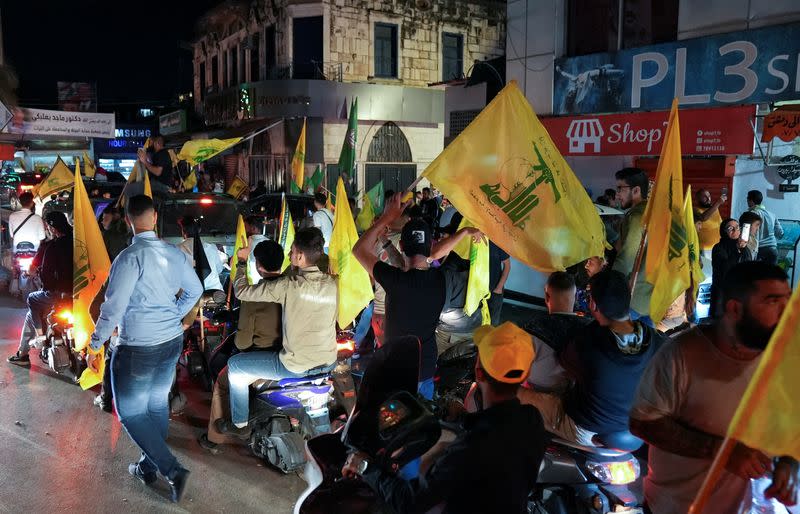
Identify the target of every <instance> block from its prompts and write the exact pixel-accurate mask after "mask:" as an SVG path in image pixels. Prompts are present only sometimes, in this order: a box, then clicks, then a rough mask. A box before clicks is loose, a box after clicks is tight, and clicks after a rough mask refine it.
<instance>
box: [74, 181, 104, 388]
mask: <svg viewBox="0 0 800 514" xmlns="http://www.w3.org/2000/svg"><path fill="white" fill-rule="evenodd" d="M75 178H76V180H75V190H74V191H73V194H72V196H73V203H74V212H73V218H74V223H75V226H74V229H73V240H72V246H73V248H72V252H73V253H72V276H73V282H72V317H73V325H72V331H73V337H74V338H75V349H76V350H78V351H80V350H82V349H84V348H87V350H88V351H92V350H91V349H90V348H89V337H90V336H91V334H92V332H93V331H94V321H92V317H91V315H90V314H89V307H90V306H91V305H92V302H93V301H94V298H95V296H97V293H98V292H99V291H100V288H101V287H103V284H104V283H105V281H106V279H107V278H108V273H109V270H110V269H111V261H110V260H109V258H108V252H107V251H106V246H105V244H104V243H103V235H102V234H101V233H100V225H98V224H97V219H96V218H95V217H94V209H93V208H92V204H91V202H90V201H89V195H88V194H87V193H86V187H85V186H84V185H83V180H82V179H81V176H80V170H76V176H75ZM102 352H103V349H102V348H101V349H100V351H99V352H98V354H99V355H100V357H102ZM98 362H99V363H100V369H99V370H98V371H97V372H95V371H94V370H93V369H91V368H89V369H86V370H85V371H84V372H83V374H82V375H81V378H80V384H81V387H82V388H83V389H84V390H85V389H89V388H90V387H93V386H95V385H96V384H99V383H100V382H101V381H102V380H103V366H104V359H102V358H100V359H98Z"/></svg>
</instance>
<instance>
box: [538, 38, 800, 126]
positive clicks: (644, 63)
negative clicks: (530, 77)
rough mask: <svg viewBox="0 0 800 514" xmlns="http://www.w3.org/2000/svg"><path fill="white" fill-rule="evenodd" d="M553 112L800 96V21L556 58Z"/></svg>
mask: <svg viewBox="0 0 800 514" xmlns="http://www.w3.org/2000/svg"><path fill="white" fill-rule="evenodd" d="M555 70H556V71H555V81H554V86H555V87H554V95H553V111H554V113H556V114H588V113H597V112H620V111H632V110H633V111H635V110H648V111H649V110H659V109H669V106H670V104H671V103H672V99H673V98H674V97H678V98H680V103H681V105H682V106H709V105H736V104H755V103H761V102H775V101H779V100H794V99H798V98H800V24H791V25H779V26H774V27H767V28H763V29H757V30H749V31H743V32H732V33H729V34H719V35H715V36H709V37H704V38H698V39H690V40H686V41H676V42H674V43H665V44H661V45H654V46H648V47H640V48H634V49H630V50H623V51H620V52H617V53H605V54H593V55H584V56H580V57H567V58H563V59H559V60H557V61H556V67H555Z"/></svg>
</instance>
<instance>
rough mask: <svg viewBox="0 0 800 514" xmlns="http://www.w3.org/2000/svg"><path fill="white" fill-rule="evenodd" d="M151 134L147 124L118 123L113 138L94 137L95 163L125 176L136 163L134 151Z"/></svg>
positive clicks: (142, 144)
mask: <svg viewBox="0 0 800 514" xmlns="http://www.w3.org/2000/svg"><path fill="white" fill-rule="evenodd" d="M152 135H153V131H152V129H151V128H150V127H148V126H143V125H120V126H118V127H117V128H116V130H114V138H113V139H95V140H94V154H95V160H96V162H97V165H98V166H100V167H101V168H103V169H105V170H106V171H116V172H119V173H122V174H123V175H124V176H125V177H127V176H128V175H129V174H130V172H131V171H132V170H133V165H134V164H135V163H136V152H137V150H138V149H139V148H143V147H144V144H145V141H147V138H148V137H150V136H152Z"/></svg>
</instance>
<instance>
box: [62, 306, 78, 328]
mask: <svg viewBox="0 0 800 514" xmlns="http://www.w3.org/2000/svg"><path fill="white" fill-rule="evenodd" d="M58 317H59V318H61V319H63V320H64V321H66V322H67V323H69V324H70V325H72V323H73V322H74V321H75V319H74V318H73V317H72V311H71V310H69V309H64V310H63V311H61V312H59V313H58Z"/></svg>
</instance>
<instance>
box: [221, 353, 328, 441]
mask: <svg viewBox="0 0 800 514" xmlns="http://www.w3.org/2000/svg"><path fill="white" fill-rule="evenodd" d="M332 369H333V364H330V365H326V366H319V367H316V368H312V369H309V370H307V371H304V372H302V373H292V372H291V371H289V370H288V369H286V366H284V365H283V363H282V362H281V360H280V358H279V357H278V352H269V351H265V352H246V353H237V354H236V355H234V356H233V357H231V358H230V359H229V360H228V381H229V382H230V397H231V421H233V424H234V425H237V426H244V425H246V424H247V421H248V420H249V418H250V384H252V383H253V382H255V381H256V380H281V379H284V378H303V377H307V376H309V375H319V374H321V373H325V372H327V371H330V370H332Z"/></svg>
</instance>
